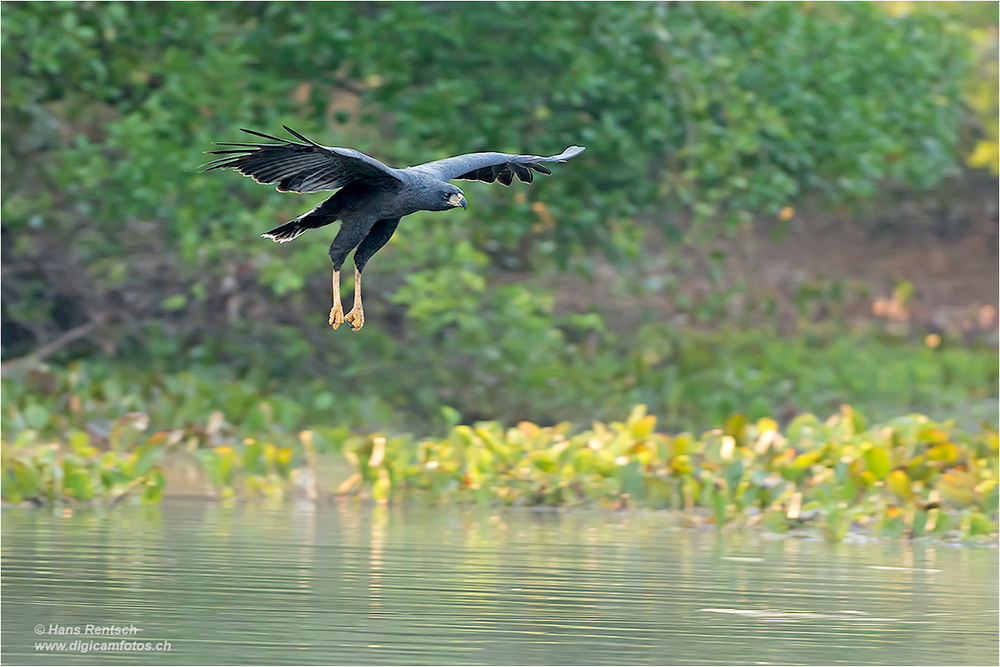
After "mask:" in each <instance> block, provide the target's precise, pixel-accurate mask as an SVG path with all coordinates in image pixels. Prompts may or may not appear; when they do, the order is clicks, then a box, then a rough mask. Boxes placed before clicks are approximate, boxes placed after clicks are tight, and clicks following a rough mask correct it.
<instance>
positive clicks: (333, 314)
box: [330, 269, 344, 329]
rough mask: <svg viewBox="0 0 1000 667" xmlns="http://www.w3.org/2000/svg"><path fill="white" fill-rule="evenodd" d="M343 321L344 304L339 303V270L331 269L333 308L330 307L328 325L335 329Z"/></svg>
mask: <svg viewBox="0 0 1000 667" xmlns="http://www.w3.org/2000/svg"><path fill="white" fill-rule="evenodd" d="M343 323H344V306H343V304H341V303H340V271H338V270H337V269H334V270H333V308H331V309H330V326H331V327H333V328H334V329H336V328H337V327H339V326H340V325H341V324H343Z"/></svg>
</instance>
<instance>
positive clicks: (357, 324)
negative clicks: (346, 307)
mask: <svg viewBox="0 0 1000 667" xmlns="http://www.w3.org/2000/svg"><path fill="white" fill-rule="evenodd" d="M344 321H345V322H347V323H348V324H350V325H351V328H352V329H354V330H355V331H357V330H359V329H360V328H361V327H363V326H364V325H365V309H364V308H362V306H361V272H360V271H358V267H354V308H351V312H349V313H347V315H345V316H344Z"/></svg>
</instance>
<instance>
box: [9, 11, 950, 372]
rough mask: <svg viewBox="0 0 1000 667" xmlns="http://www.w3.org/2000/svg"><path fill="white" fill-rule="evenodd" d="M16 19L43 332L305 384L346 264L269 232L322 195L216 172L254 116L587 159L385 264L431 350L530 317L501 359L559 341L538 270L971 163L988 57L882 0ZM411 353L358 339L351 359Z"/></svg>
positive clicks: (412, 149)
mask: <svg viewBox="0 0 1000 667" xmlns="http://www.w3.org/2000/svg"><path fill="white" fill-rule="evenodd" d="M3 18H4V20H3V43H2V64H3V68H4V72H5V76H4V83H3V86H2V95H0V106H2V113H3V125H4V130H5V131H4V139H3V157H4V159H3V165H4V167H3V169H4V171H3V177H4V184H5V188H4V191H3V199H2V207H3V209H2V213H3V220H4V230H5V234H7V235H8V236H5V243H4V248H5V250H4V253H5V255H4V261H5V264H6V263H7V262H8V261H12V262H13V264H12V266H13V267H14V268H13V270H12V273H10V274H8V276H7V277H5V285H6V286H7V287H8V288H9V290H10V296H9V298H6V299H5V305H4V309H5V310H4V317H5V319H6V320H7V321H9V322H11V323H16V325H17V327H19V329H18V330H19V331H21V332H22V333H23V335H24V336H25V339H26V340H34V341H35V344H36V345H37V344H40V343H42V342H45V341H46V339H47V338H48V335H49V334H52V332H53V331H63V330H65V329H67V328H69V327H70V326H73V325H76V324H81V323H84V322H87V321H91V322H99V323H100V336H96V337H95V338H98V339H99V340H100V341H101V342H102V343H103V344H104V346H105V349H110V350H114V349H115V346H122V347H126V348H128V347H129V346H131V345H139V346H141V347H142V349H143V350H144V353H145V354H147V355H154V354H155V355H158V356H159V357H160V358H165V359H166V358H171V355H172V351H171V350H170V349H169V346H168V345H151V344H150V337H151V336H153V335H154V334H153V333H152V332H153V331H156V330H160V331H162V332H163V338H166V339H171V338H176V339H178V340H179V341H180V342H178V343H175V344H176V345H179V346H180V347H181V348H182V349H183V351H184V352H185V353H187V352H192V353H197V352H199V351H201V352H202V353H205V354H208V352H205V348H203V347H202V345H203V344H206V341H207V344H208V345H209V346H210V347H217V346H223V347H225V348H226V349H212V350H211V353H212V354H215V355H216V356H217V357H220V358H224V359H229V358H234V357H235V358H239V359H240V360H241V362H247V363H251V359H252V360H253V361H252V363H260V364H268V363H270V364H273V365H274V366H280V367H287V365H288V364H289V363H302V362H311V361H312V359H310V358H309V356H310V354H312V355H315V354H317V353H316V352H315V350H317V349H319V348H326V346H325V345H320V344H318V341H317V340H316V339H315V338H313V337H310V336H309V335H303V334H302V333H301V332H300V331H297V330H295V329H294V328H292V327H286V326H282V324H281V323H284V322H287V321H289V320H288V318H289V317H291V316H293V315H294V317H295V319H296V321H297V322H298V324H299V325H300V326H312V325H319V324H321V322H322V318H321V315H322V313H319V312H318V311H317V313H318V314H317V315H316V316H315V317H313V318H309V319H305V317H304V316H303V315H302V313H303V312H312V310H308V311H307V307H306V306H305V302H304V296H303V294H302V293H301V291H302V290H303V289H307V290H308V289H309V288H310V285H313V284H314V285H317V286H319V285H322V286H323V287H326V283H327V282H328V281H327V279H326V277H325V276H324V275H323V274H324V273H325V271H327V270H328V269H327V268H326V267H327V260H326V257H325V254H324V253H322V252H321V251H319V249H317V248H316V246H315V244H312V243H309V242H308V240H306V241H300V242H298V243H296V244H290V245H289V246H283V247H276V246H274V245H273V244H271V243H267V242H265V241H262V240H261V239H259V234H260V232H261V231H263V230H265V229H267V228H269V227H270V226H272V225H273V224H274V223H275V222H279V221H284V220H287V219H289V218H291V217H293V216H294V215H296V214H297V213H299V212H301V211H302V210H305V209H306V208H308V207H309V206H310V205H312V204H313V203H315V201H317V200H318V199H319V197H318V196H317V197H290V196H287V195H280V194H278V193H275V192H274V191H273V190H271V189H269V188H263V187H260V186H258V185H257V184H255V183H253V182H252V181H250V180H249V179H241V178H239V177H237V176H235V175H233V174H218V173H211V174H198V173H196V172H195V170H194V167H195V165H196V164H197V163H198V162H199V160H200V157H201V156H200V151H202V150H204V149H206V148H208V147H209V142H210V141H212V140H219V139H227V138H235V136H236V135H234V134H233V133H234V132H236V128H237V127H240V126H252V127H259V128H262V129H265V130H270V131H275V129H276V128H277V126H278V125H279V123H282V122H284V123H288V124H290V125H292V126H295V127H297V128H298V129H299V130H301V131H303V132H306V133H307V134H313V135H316V136H317V138H321V139H323V140H324V141H325V142H326V143H332V144H338V145H349V146H356V147H358V148H359V149H361V150H365V151H367V152H371V153H373V154H375V155H376V156H377V157H380V158H382V159H384V160H386V161H388V162H390V163H398V164H408V163H416V162H419V161H422V160H428V159H433V158H438V157H442V156H445V155H450V154H454V153H459V152H466V151H473V150H482V149H500V150H509V151H514V152H522V151H538V152H542V153H544V152H545V151H556V150H559V149H561V148H562V147H564V146H566V145H569V144H571V143H582V144H586V145H587V146H588V151H587V153H585V154H584V155H583V156H582V157H581V158H580V159H578V160H575V161H574V162H573V163H572V165H567V166H565V167H560V168H559V173H558V174H557V175H556V177H553V178H546V179H538V181H537V182H536V183H535V184H534V185H532V187H531V188H526V189H524V190H519V191H518V192H519V193H521V192H523V193H524V194H525V196H524V197H520V198H519V197H516V196H513V193H512V192H509V191H504V190H502V189H497V188H496V187H492V188H491V187H489V186H485V185H483V186H480V185H475V184H470V185H469V189H470V199H472V200H473V205H474V212H470V213H469V215H473V216H474V218H473V219H472V221H473V222H472V224H470V223H469V219H468V218H462V219H461V220H462V222H454V223H452V224H449V222H451V221H452V220H453V221H458V220H460V219H459V218H457V217H455V216H452V217H451V219H450V220H449V219H448V217H447V216H443V215H440V216H436V217H434V218H431V217H429V216H427V217H425V218H417V219H410V220H407V221H406V222H405V223H404V225H403V227H404V228H409V229H411V230H412V231H411V233H410V234H409V235H403V231H404V230H400V231H401V238H400V239H398V240H397V242H396V243H395V244H393V245H396V246H400V245H402V244H403V243H409V244H412V246H413V247H412V250H409V249H407V250H401V251H400V252H399V253H397V255H396V257H393V258H391V260H390V258H388V257H386V256H382V259H381V260H379V259H376V261H375V262H374V264H373V265H372V267H373V271H378V272H381V273H382V274H383V275H385V276H386V282H385V285H386V286H387V290H388V293H389V294H391V295H394V296H392V297H391V299H386V301H392V302H395V303H398V304H402V306H403V312H404V314H405V315H406V316H407V317H409V318H412V320H414V326H415V328H417V329H418V330H419V331H420V333H421V334H427V333H429V332H435V333H441V331H442V329H443V328H444V325H445V324H446V323H447V322H449V321H454V320H458V321H460V322H462V323H463V327H465V329H466V330H464V331H462V332H460V336H459V338H460V339H461V340H466V339H469V338H472V339H473V340H472V342H471V343H470V345H471V347H470V348H469V349H467V350H462V354H469V355H473V354H478V353H479V352H487V351H486V350H483V349H482V347H483V345H482V344H481V343H479V342H478V339H481V338H482V335H481V333H479V332H482V331H496V330H498V328H500V327H504V328H507V329H508V330H509V331H508V333H507V336H508V341H507V342H505V343H503V344H501V345H500V346H499V349H498V350H497V352H498V353H499V354H501V355H503V354H506V353H507V351H508V350H509V348H512V347H513V348H519V349H526V350H530V349H535V348H536V347H538V345H539V341H541V342H542V347H543V348H544V347H551V346H552V345H553V343H551V342H549V341H548V339H550V338H552V337H553V335H555V334H553V332H554V331H555V330H556V329H557V328H559V327H560V326H562V324H561V323H559V322H554V321H553V319H552V317H551V314H550V313H549V312H547V310H548V309H547V307H546V304H547V303H548V301H549V300H550V296H549V295H548V293H547V292H546V291H545V290H544V289H541V288H539V287H538V286H535V287H532V288H530V289H529V290H527V291H526V290H524V289H513V288H509V287H507V286H503V285H502V283H501V282H500V281H498V280H497V277H498V276H497V271H498V270H499V269H502V268H505V267H507V266H508V265H509V264H510V262H511V261H514V262H521V263H522V264H524V263H527V264H530V263H531V262H532V261H535V262H537V261H539V260H544V259H545V258H546V257H559V258H562V259H566V258H567V257H568V256H569V255H570V253H571V252H573V251H574V250H575V249H578V248H579V247H581V245H593V244H595V243H596V244H599V245H602V246H604V247H605V248H607V249H608V250H609V251H611V252H612V254H615V253H618V254H621V253H624V252H626V251H629V250H630V249H631V250H633V251H634V250H635V249H636V246H637V244H636V243H635V239H634V238H632V236H633V235H632V233H631V232H630V230H631V229H634V228H633V226H632V225H631V224H630V218H632V217H634V216H636V215H639V214H646V215H649V214H653V217H654V219H655V220H657V221H658V222H659V224H661V226H662V227H663V229H664V231H666V232H668V233H670V234H674V235H676V234H677V233H678V226H679V225H680V224H681V221H682V220H686V219H687V218H689V217H693V219H694V220H695V222H696V223H697V225H696V230H697V231H698V234H699V235H702V236H703V235H705V234H709V235H710V234H715V233H717V231H718V230H721V229H722V228H723V226H717V225H707V224H705V223H708V222H709V221H720V220H722V221H725V223H726V225H728V226H730V227H731V226H732V225H735V224H739V223H744V222H747V221H748V220H750V219H751V218H753V217H754V216H760V215H767V216H770V215H773V214H776V213H777V212H778V211H779V209H780V208H781V207H782V206H784V205H786V204H787V203H788V202H789V200H790V199H791V198H793V197H796V196H797V195H800V194H803V193H808V192H814V191H815V192H820V193H822V194H823V195H824V196H825V197H826V198H827V199H828V200H830V201H840V200H843V199H844V198H852V197H858V196H866V195H868V194H870V193H871V192H873V191H874V189H875V188H876V186H877V184H878V183H879V181H880V180H882V179H885V178H893V179H897V180H901V181H904V182H907V183H910V184H912V185H916V186H924V185H929V184H932V183H934V182H935V181H936V180H938V179H939V178H940V177H941V176H942V175H943V174H946V173H949V172H950V170H952V169H953V167H954V164H955V163H956V160H957V158H958V155H957V143H956V142H957V132H958V128H959V125H960V124H959V120H960V118H961V115H962V113H963V111H962V107H961V104H960V101H961V92H960V79H961V78H962V76H963V75H964V73H965V71H966V69H967V67H968V62H967V61H968V58H967V53H966V51H967V47H966V44H965V42H964V41H963V40H962V39H961V38H960V37H958V36H956V35H952V34H948V33H947V32H946V31H944V30H943V28H942V25H943V24H942V21H941V19H940V18H939V17H938V16H937V15H936V14H935V13H933V12H924V13H920V14H919V15H912V16H904V17H899V18H896V17H890V16H886V15H885V14H884V13H882V12H880V11H878V10H877V9H876V8H873V7H872V6H871V5H869V4H860V3H859V4H851V3H847V4H836V5H811V4H808V3H806V4H799V3H767V4H732V3H690V4H672V5H669V6H668V5H666V4H663V3H655V4H654V3H618V4H615V3H585V4H566V3H527V4H522V3H503V4H496V3H460V4H452V5H449V6H448V7H447V8H444V7H443V6H441V5H438V4H435V3H419V4H418V3H388V4H354V3H317V4H306V5H297V4H286V3H258V4H245V3H243V4H214V3H212V4H209V3H150V4H143V3H113V2H112V3H98V4H86V3H41V2H24V3H14V4H10V5H6V6H4V8H3ZM511 49H513V52H512V50H511ZM664 206H666V207H667V208H668V209H669V210H672V211H676V212H678V213H681V214H683V215H680V216H679V217H678V216H672V215H671V216H664V215H662V214H661V213H659V211H661V210H662V209H663V207H664ZM446 220H448V221H447V222H446ZM438 228H440V230H442V231H428V230H435V229H438ZM417 230H419V231H417ZM445 231H446V232H447V233H446V234H445V233H444V232H445ZM421 235H426V237H427V238H426V239H423V238H419V237H420V236H421ZM316 236H320V237H321V238H325V237H322V232H314V233H313V235H312V238H316ZM442 236H445V237H446V238H445V240H444V247H445V250H442V245H441V237H442ZM391 247H392V246H390V248H391ZM515 249H517V250H516V251H515ZM383 252H386V253H388V252H390V251H389V250H386V251H383ZM483 260H486V261H483ZM390 267H392V268H391V269H390ZM321 278H322V280H321ZM275 297H284V298H283V299H281V303H278V300H277V299H276V298H275ZM325 299H326V297H325V296H324V301H325ZM313 307H314V306H310V307H309V308H310V309H312V308H313ZM272 311H274V316H273V317H272V316H270V314H271V312H272ZM459 313H460V314H461V316H460V317H459V315H458V314H459ZM515 319H516V320H517V321H521V320H523V319H527V320H528V321H529V326H526V327H524V328H521V327H511V326H510V325H511V323H512V322H513V321H514V320H515ZM470 320H474V321H470ZM409 323H410V321H409V320H407V324H409ZM585 326H587V327H588V328H593V327H596V326H597V325H596V324H595V323H593V322H590V321H588V323H587V324H586V325H585ZM469 329H472V331H469ZM366 335H368V332H366ZM220 337H221V338H224V339H225V341H223V342H218V339H219V338H220ZM407 343H408V341H401V340H399V339H398V338H395V337H394V338H389V339H382V340H377V341H371V340H370V339H369V341H368V342H367V343H362V344H359V343H356V342H353V341H352V342H350V343H341V342H340V340H339V339H338V342H337V343H336V344H335V345H336V347H335V350H334V352H333V353H331V355H330V358H331V359H332V358H336V359H343V358H358V355H360V354H371V353H372V352H373V350H374V351H375V353H378V354H384V355H386V356H387V357H388V356H391V355H392V354H394V353H401V352H402V351H401V350H400V349H398V348H399V347H401V346H404V345H406V344H407ZM29 348H30V346H29ZM23 351H24V350H21V351H20V352H23ZM437 351H439V352H440V351H441V350H440V347H439V348H438V350H437ZM256 356H259V357H263V356H266V357H269V359H267V360H263V361H261V360H259V359H254V357H256ZM321 356H322V355H321ZM347 377H350V375H349V374H348V375H347ZM342 379H343V378H342Z"/></svg>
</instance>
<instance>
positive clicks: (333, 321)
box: [329, 306, 344, 330]
mask: <svg viewBox="0 0 1000 667" xmlns="http://www.w3.org/2000/svg"><path fill="white" fill-rule="evenodd" d="M329 323H330V326H331V327H333V328H334V330H336V329H337V327H339V326H340V325H341V324H343V323H344V307H343V306H334V307H333V308H331V309H330V319H329Z"/></svg>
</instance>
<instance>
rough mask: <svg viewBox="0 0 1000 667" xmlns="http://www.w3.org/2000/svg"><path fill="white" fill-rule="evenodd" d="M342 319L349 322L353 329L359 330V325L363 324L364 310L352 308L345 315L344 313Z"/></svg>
mask: <svg viewBox="0 0 1000 667" xmlns="http://www.w3.org/2000/svg"><path fill="white" fill-rule="evenodd" d="M344 321H345V322H347V323H348V324H350V325H351V328H352V329H354V330H355V331H360V330H361V327H363V326H364V325H365V311H363V310H361V309H360V308H354V309H352V310H351V312H349V313H347V315H344Z"/></svg>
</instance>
